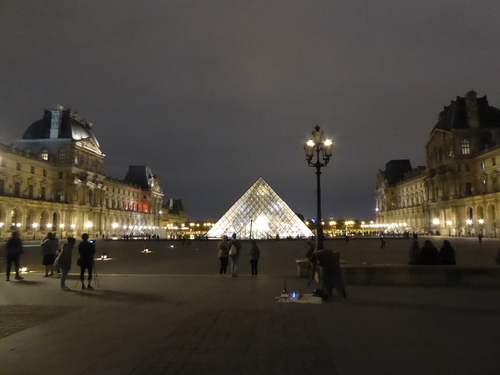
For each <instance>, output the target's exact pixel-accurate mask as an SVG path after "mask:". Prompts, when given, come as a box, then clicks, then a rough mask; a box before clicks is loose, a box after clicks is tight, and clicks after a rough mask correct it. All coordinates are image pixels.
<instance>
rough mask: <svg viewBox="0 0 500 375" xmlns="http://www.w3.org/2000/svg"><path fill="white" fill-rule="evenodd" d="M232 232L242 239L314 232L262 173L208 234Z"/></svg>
mask: <svg viewBox="0 0 500 375" xmlns="http://www.w3.org/2000/svg"><path fill="white" fill-rule="evenodd" d="M233 233H236V235H237V236H238V238H241V239H268V238H276V235H279V236H280V238H286V237H289V236H290V237H292V238H297V237H309V236H312V235H313V233H312V232H311V231H310V230H309V228H308V227H307V226H306V225H305V224H304V223H303V222H302V220H300V219H299V217H298V216H297V215H296V214H295V213H294V212H293V211H292V210H291V208H290V207H288V205H287V204H286V203H285V202H284V201H283V200H282V199H281V198H280V197H279V195H278V194H276V192H275V191H274V190H273V189H272V188H271V186H269V184H268V183H267V182H266V181H265V180H264V179H263V178H262V177H259V179H258V180H257V181H255V183H254V184H253V185H252V186H251V187H250V189H248V190H247V191H246V192H245V194H243V195H242V197H241V198H240V199H238V201H237V202H236V203H235V204H234V205H233V206H232V207H231V208H230V209H229V210H228V211H227V212H226V213H225V214H224V216H222V217H221V218H220V219H219V221H217V223H216V224H215V225H214V226H213V227H212V228H211V229H210V230H209V231H208V232H207V236H208V237H217V238H220V237H222V236H223V235H227V236H232V234H233Z"/></svg>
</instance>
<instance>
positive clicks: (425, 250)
mask: <svg viewBox="0 0 500 375" xmlns="http://www.w3.org/2000/svg"><path fill="white" fill-rule="evenodd" d="M420 255H421V257H422V264H438V263H439V253H438V250H437V249H436V248H435V247H434V245H433V244H432V242H431V241H429V240H427V241H425V243H424V247H422V250H421V251H420Z"/></svg>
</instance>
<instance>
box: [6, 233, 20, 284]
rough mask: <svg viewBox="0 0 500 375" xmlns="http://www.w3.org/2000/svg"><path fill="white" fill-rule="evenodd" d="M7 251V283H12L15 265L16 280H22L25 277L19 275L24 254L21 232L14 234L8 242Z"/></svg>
mask: <svg viewBox="0 0 500 375" xmlns="http://www.w3.org/2000/svg"><path fill="white" fill-rule="evenodd" d="M5 250H6V253H7V279H6V281H10V270H11V268H12V264H14V268H15V269H14V271H15V273H16V280H22V279H24V277H22V276H21V275H19V258H20V257H21V255H22V254H23V253H24V251H23V241H21V236H20V234H19V231H17V230H16V231H14V232H12V235H11V237H10V238H9V240H8V241H7V244H6V245H5Z"/></svg>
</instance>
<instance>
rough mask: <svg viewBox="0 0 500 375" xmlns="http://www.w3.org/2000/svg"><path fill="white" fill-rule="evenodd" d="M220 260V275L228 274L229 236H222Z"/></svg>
mask: <svg viewBox="0 0 500 375" xmlns="http://www.w3.org/2000/svg"><path fill="white" fill-rule="evenodd" d="M218 247H219V254H218V255H219V260H220V271H219V273H220V274H221V275H222V274H224V275H225V274H226V270H227V262H228V261H229V258H228V257H229V242H228V241H227V236H222V240H221V241H220V242H219V245H218Z"/></svg>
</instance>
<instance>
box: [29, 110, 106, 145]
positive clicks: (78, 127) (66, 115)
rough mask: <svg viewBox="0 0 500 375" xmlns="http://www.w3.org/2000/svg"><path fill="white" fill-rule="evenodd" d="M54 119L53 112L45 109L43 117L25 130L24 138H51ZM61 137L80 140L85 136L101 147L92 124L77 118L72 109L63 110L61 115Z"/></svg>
mask: <svg viewBox="0 0 500 375" xmlns="http://www.w3.org/2000/svg"><path fill="white" fill-rule="evenodd" d="M51 120H52V112H51V111H49V110H45V113H44V115H43V118H42V119H40V120H38V121H35V122H34V123H33V124H31V125H30V126H29V127H28V129H27V130H26V131H25V132H24V135H23V139H48V138H50V125H51ZM59 138H71V139H74V140H80V139H84V138H91V139H92V140H93V141H94V142H95V143H96V145H97V146H98V147H99V142H98V141H97V139H96V137H95V136H94V134H93V133H92V130H91V129H90V125H88V124H87V123H86V122H83V121H81V120H79V119H77V118H74V117H73V116H71V109H69V108H68V109H65V110H63V111H62V116H61V129H60V132H59Z"/></svg>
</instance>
